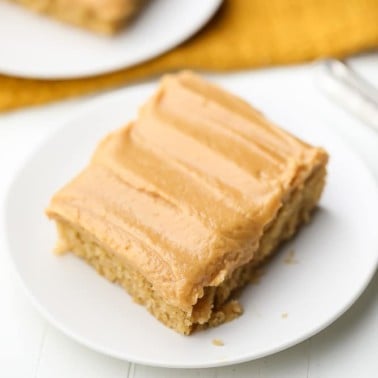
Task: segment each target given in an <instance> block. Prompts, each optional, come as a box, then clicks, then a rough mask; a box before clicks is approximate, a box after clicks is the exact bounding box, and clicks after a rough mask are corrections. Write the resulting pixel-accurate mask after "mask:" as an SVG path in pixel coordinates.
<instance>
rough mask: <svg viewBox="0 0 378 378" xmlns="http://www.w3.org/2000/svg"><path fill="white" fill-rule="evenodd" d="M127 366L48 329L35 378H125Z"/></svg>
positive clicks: (126, 363) (127, 364)
mask: <svg viewBox="0 0 378 378" xmlns="http://www.w3.org/2000/svg"><path fill="white" fill-rule="evenodd" d="M128 370H129V363H128V362H125V361H120V360H116V359H114V358H111V357H107V356H104V355H102V354H99V353H96V352H94V351H92V350H90V349H88V348H86V347H84V346H82V345H80V344H78V343H76V342H75V341H73V340H71V339H69V338H68V337H66V336H64V335H63V334H61V333H60V332H59V331H57V330H55V329H54V328H53V327H52V326H49V328H48V331H47V334H46V337H45V340H44V343H43V347H42V353H41V356H40V359H39V364H38V367H37V371H36V376H35V378H52V377H53V378H84V377H85V378H105V377H106V378H107V377H110V378H126V377H127V372H128Z"/></svg>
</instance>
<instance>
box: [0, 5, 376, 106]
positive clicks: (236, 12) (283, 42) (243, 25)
mask: <svg viewBox="0 0 378 378" xmlns="http://www.w3.org/2000/svg"><path fill="white" fill-rule="evenodd" d="M188 1H190V0H188ZM203 1H206V0H203ZM173 16H174V15H169V14H167V17H173ZM146 38H148V36H146ZM377 46H378V0H225V1H224V3H223V5H222V6H221V8H220V10H219V11H218V13H217V14H216V15H215V17H214V18H213V19H212V21H211V22H210V23H209V24H208V25H207V26H206V27H205V28H204V29H203V30H202V31H200V32H199V33H198V34H197V35H195V36H194V37H193V38H191V39H190V40H189V41H187V42H185V43H184V44H182V45H181V46H179V47H177V48H176V49H174V50H172V51H170V52H168V53H166V54H164V55H162V56H160V57H158V58H155V59H153V60H151V61H148V62H146V63H143V64H140V65H137V66H135V67H132V68H127V69H123V70H120V71H117V72H112V73H109V74H104V75H101V76H96V77H89V78H80V79H72V80H31V79H23V78H14V77H9V76H5V75H0V110H1V111H4V110H10V109H15V108H19V107H23V106H30V105H37V104H42V103H47V102H50V101H56V100H59V99H63V98H68V97H73V96H78V95H83V94H88V93H93V92H95V91H99V90H104V89H108V88H112V87H116V86H121V85H125V84H127V83H130V82H132V81H135V80H140V79H143V78H147V77H150V76H153V75H156V74H161V73H163V72H168V71H173V70H177V69H182V68H191V69H200V70H207V71H230V70H239V69H247V68H253V67H262V66H271V65H278V64H290V63H299V62H304V61H309V60H313V59H317V58H321V57H331V56H334V57H341V56H346V55H349V54H353V53H356V52H359V51H363V50H368V49H373V48H375V47H377ZM0 59H1V52H0Z"/></svg>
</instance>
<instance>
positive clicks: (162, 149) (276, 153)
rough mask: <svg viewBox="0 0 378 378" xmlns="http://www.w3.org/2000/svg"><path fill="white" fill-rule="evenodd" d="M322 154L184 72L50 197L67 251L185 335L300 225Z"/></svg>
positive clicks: (217, 314) (228, 315)
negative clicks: (76, 174)
mask: <svg viewBox="0 0 378 378" xmlns="http://www.w3.org/2000/svg"><path fill="white" fill-rule="evenodd" d="M326 163H327V154H326V153H325V152H324V151H323V150H322V149H320V148H315V147H312V146H310V145H308V144H306V143H304V142H302V141H300V140H298V139H297V138H295V137H294V136H292V135H290V134H289V133H287V132H286V131H284V130H282V129H280V128H278V127H276V126H275V125H273V124H272V123H270V122H269V121H268V120H267V119H266V118H265V117H264V116H263V115H262V114H261V113H259V112H258V111H256V110H255V109H253V108H252V107H251V106H250V105H249V104H247V103H246V102H244V101H242V100H240V99H239V98H237V97H235V96H233V95H231V94H229V93H227V92H225V91H223V90H222V89H220V88H218V87H216V86H214V85H211V84H209V83H207V82H206V81H204V80H203V79H201V78H200V77H198V76H196V75H194V74H192V73H189V72H183V73H180V74H178V75H172V76H166V77H164V78H163V80H162V83H161V86H160V88H159V89H158V91H157V93H156V94H155V95H154V96H153V97H152V98H151V99H150V100H149V101H148V102H147V103H146V104H145V106H144V107H143V108H142V109H141V111H140V114H139V117H138V119H137V120H135V121H134V122H132V123H130V124H129V125H128V126H126V127H124V128H122V129H120V130H118V131H115V132H113V133H111V134H110V135H108V136H107V137H106V138H105V139H104V140H103V141H102V142H101V143H100V145H99V146H98V147H97V150H96V152H95V153H94V155H93V157H92V160H91V162H90V163H89V164H88V166H87V167H86V168H85V169H84V170H83V171H82V172H81V173H80V174H79V175H78V176H77V177H76V178H74V180H73V181H71V182H70V183H69V184H68V185H66V186H65V187H64V188H63V189H61V190H60V191H59V192H58V193H57V194H56V195H55V196H54V197H53V199H52V200H51V203H50V206H49V207H48V209H47V214H48V216H49V217H50V218H51V219H53V220H55V221H56V224H57V227H58V233H59V243H58V246H57V251H58V253H63V252H68V251H70V252H74V253H75V254H76V255H78V256H80V257H81V258H83V259H85V260H86V261H87V262H89V263H90V264H91V265H93V266H94V267H95V268H96V270H97V271H98V272H99V273H100V274H102V275H104V276H105V277H107V278H108V279H109V280H111V281H113V282H117V283H119V284H121V285H122V286H123V287H124V288H125V289H126V290H127V291H128V292H129V293H130V295H132V297H133V298H134V299H135V300H136V301H137V302H138V303H141V304H143V305H144V306H146V307H147V309H148V310H149V311H150V312H151V313H152V314H153V315H155V316H156V317H157V318H158V319H159V320H160V321H161V322H163V323H164V324H166V325H167V326H169V327H171V328H173V329H175V330H176V331H178V332H181V333H183V334H190V333H191V332H192V331H193V330H195V329H196V328H204V327H207V326H213V325H217V324H220V323H223V322H225V321H227V320H230V319H232V318H234V317H236V316H237V315H238V314H240V313H241V307H240V306H239V304H238V302H237V301H235V300H234V299H233V297H232V294H233V292H234V291H235V290H236V289H238V288H241V287H243V286H244V285H246V284H247V283H248V282H249V281H250V280H251V278H252V277H253V275H254V271H255V269H256V266H257V265H258V264H260V263H261V261H263V260H264V259H265V258H266V257H268V256H269V255H271V254H272V252H273V251H274V250H276V249H277V247H278V245H279V244H280V243H282V242H283V241H284V240H287V239H289V238H290V237H291V236H293V235H294V233H295V232H296V230H297V229H298V227H299V226H300V225H301V224H303V223H304V222H306V221H308V219H309V217H310V213H311V211H312V209H313V208H314V207H315V205H316V203H317V202H318V200H319V197H320V194H321V192H322V189H323V186H324V181H325V174H326V167H325V166H326Z"/></svg>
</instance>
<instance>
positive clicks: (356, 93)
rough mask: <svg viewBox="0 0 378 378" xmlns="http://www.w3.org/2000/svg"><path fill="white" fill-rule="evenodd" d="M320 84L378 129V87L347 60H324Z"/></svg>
mask: <svg viewBox="0 0 378 378" xmlns="http://www.w3.org/2000/svg"><path fill="white" fill-rule="evenodd" d="M318 84H319V86H320V88H321V89H322V90H323V91H324V92H325V93H326V94H327V95H328V96H329V97H330V98H331V99H333V100H334V101H336V102H337V103H338V104H340V105H341V106H343V107H344V108H345V109H346V110H348V111H350V112H351V113H353V114H354V115H355V116H357V117H358V118H360V119H361V120H362V121H364V122H365V123H367V124H368V125H370V126H372V127H373V128H374V129H375V130H376V131H378V89H377V88H375V87H374V86H372V85H370V84H369V83H368V82H367V81H366V80H365V79H364V78H362V77H361V76H360V75H358V74H357V73H356V72H355V71H354V70H353V69H352V68H351V67H350V66H348V64H347V63H346V62H344V61H340V60H335V59H330V60H326V61H324V62H323V63H322V65H321V66H320V73H319V75H318Z"/></svg>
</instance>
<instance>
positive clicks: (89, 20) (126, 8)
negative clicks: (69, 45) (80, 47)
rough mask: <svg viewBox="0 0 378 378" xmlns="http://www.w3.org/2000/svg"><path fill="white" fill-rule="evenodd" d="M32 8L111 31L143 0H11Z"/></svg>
mask: <svg viewBox="0 0 378 378" xmlns="http://www.w3.org/2000/svg"><path fill="white" fill-rule="evenodd" d="M10 1H12V2H14V3H18V4H20V5H23V6H25V7H27V8H29V9H31V10H33V11H35V12H38V13H41V14H45V15H47V16H51V17H54V18H56V19H58V20H60V21H64V22H68V23H70V24H73V25H76V26H80V27H83V28H86V29H89V30H92V31H95V32H98V33H103V34H113V33H115V32H117V31H119V30H120V29H121V28H122V27H123V26H125V24H127V22H128V21H129V20H130V19H131V18H132V17H134V16H135V14H136V13H137V11H138V10H139V9H140V8H141V6H142V3H143V2H145V1H146V0H10Z"/></svg>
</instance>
